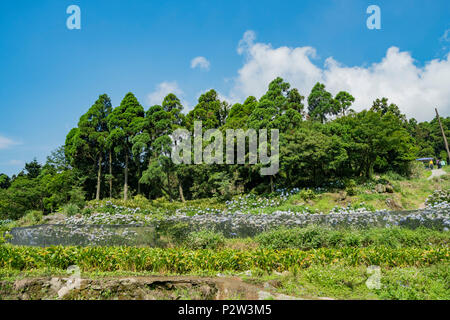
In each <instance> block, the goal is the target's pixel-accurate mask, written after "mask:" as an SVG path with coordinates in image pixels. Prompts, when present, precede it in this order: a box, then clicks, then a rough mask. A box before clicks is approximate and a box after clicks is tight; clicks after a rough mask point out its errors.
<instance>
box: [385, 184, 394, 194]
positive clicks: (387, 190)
mask: <svg viewBox="0 0 450 320" xmlns="http://www.w3.org/2000/svg"><path fill="white" fill-rule="evenodd" d="M386 192H388V193H394V187H393V186H391V185H390V184H388V185H386Z"/></svg>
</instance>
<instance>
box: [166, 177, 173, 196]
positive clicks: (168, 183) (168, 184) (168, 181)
mask: <svg viewBox="0 0 450 320" xmlns="http://www.w3.org/2000/svg"><path fill="white" fill-rule="evenodd" d="M167 192H168V193H169V199H170V202H172V192H171V190H170V175H169V173H167Z"/></svg>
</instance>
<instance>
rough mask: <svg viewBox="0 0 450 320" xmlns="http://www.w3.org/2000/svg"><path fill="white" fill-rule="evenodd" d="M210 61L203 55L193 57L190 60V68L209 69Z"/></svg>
mask: <svg viewBox="0 0 450 320" xmlns="http://www.w3.org/2000/svg"><path fill="white" fill-rule="evenodd" d="M210 65H211V63H210V62H209V61H208V59H206V58H205V57H195V58H194V59H192V60H191V68H192V69H195V68H197V67H198V68H200V69H203V70H209V67H210Z"/></svg>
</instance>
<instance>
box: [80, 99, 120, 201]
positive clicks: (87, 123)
mask: <svg viewBox="0 0 450 320" xmlns="http://www.w3.org/2000/svg"><path fill="white" fill-rule="evenodd" d="M111 111H112V105H111V99H110V98H109V97H108V96H107V95H106V94H102V95H100V96H99V98H98V99H97V101H95V103H94V104H93V105H92V107H91V108H89V110H88V111H87V112H86V113H85V114H84V115H82V116H81V118H80V121H79V122H78V128H79V130H80V138H81V139H83V140H85V141H86V144H87V145H88V146H89V150H90V154H91V155H92V157H93V158H95V159H96V163H97V188H96V193H95V199H96V200H100V191H101V190H100V188H101V177H102V164H103V159H104V154H105V152H106V145H107V138H108V135H109V132H108V122H107V118H108V116H109V115H110V114H111Z"/></svg>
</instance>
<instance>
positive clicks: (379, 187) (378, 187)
mask: <svg viewBox="0 0 450 320" xmlns="http://www.w3.org/2000/svg"><path fill="white" fill-rule="evenodd" d="M375 191H376V192H378V193H384V192H386V187H385V186H384V185H382V184H381V183H379V184H377V185H376V186H375Z"/></svg>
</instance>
